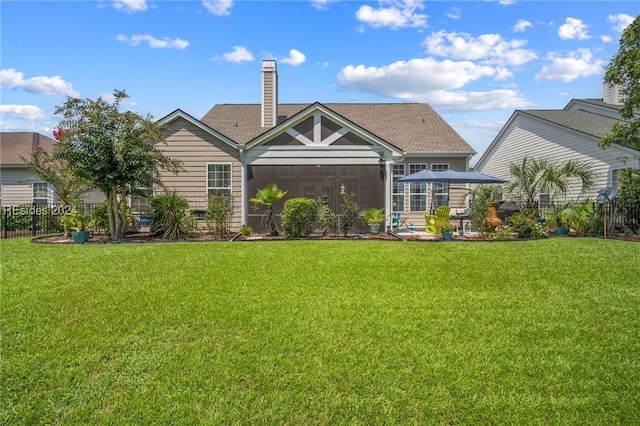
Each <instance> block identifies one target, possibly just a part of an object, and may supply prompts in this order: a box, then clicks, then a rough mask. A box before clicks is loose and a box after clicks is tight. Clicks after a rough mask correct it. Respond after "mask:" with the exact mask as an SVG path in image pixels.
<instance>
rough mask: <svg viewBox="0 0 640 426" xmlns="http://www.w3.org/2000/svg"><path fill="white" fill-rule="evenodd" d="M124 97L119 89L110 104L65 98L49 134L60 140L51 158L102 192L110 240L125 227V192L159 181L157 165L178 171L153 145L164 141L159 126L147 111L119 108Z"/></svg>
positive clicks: (136, 191)
mask: <svg viewBox="0 0 640 426" xmlns="http://www.w3.org/2000/svg"><path fill="white" fill-rule="evenodd" d="M127 97H128V95H127V94H126V93H125V92H124V90H116V91H114V100H113V102H111V103H110V102H107V101H106V100H104V99H102V98H101V97H100V98H98V99H96V100H92V99H86V98H85V99H80V98H72V97H68V98H67V101H66V102H65V103H64V104H63V105H62V106H56V111H55V114H57V115H60V116H62V117H63V118H62V120H61V121H60V124H59V128H58V129H57V130H56V134H54V135H55V136H56V138H57V139H59V141H60V143H59V149H58V150H57V151H56V153H55V158H58V159H60V160H63V161H66V162H67V163H68V164H69V167H70V169H71V172H72V173H73V175H74V176H76V177H77V178H79V179H82V180H84V181H86V182H88V183H89V184H90V185H91V186H93V187H95V188H97V189H99V190H100V191H102V192H103V193H104V196H105V198H106V201H107V212H108V215H109V230H110V234H111V238H112V239H113V240H115V241H117V240H120V239H121V238H122V237H123V236H124V232H125V230H126V223H127V211H128V197H129V195H132V194H133V195H135V194H139V193H140V189H141V188H152V187H154V186H155V185H158V184H161V182H160V181H159V180H158V176H159V173H158V172H159V171H160V169H165V170H169V171H172V172H174V173H177V172H178V171H179V170H181V165H180V162H179V161H177V160H174V159H171V158H169V157H166V156H165V155H164V154H163V153H162V152H161V151H160V150H159V149H158V148H157V147H156V146H155V144H156V143H158V142H164V135H163V128H162V127H161V126H160V125H159V124H158V123H156V122H155V121H153V119H152V117H151V116H150V115H147V116H146V117H145V116H141V115H139V114H137V113H134V112H131V111H125V112H121V111H120V110H119V109H120V105H121V103H122V101H123V100H124V99H126V98H127Z"/></svg>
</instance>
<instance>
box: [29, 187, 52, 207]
mask: <svg viewBox="0 0 640 426" xmlns="http://www.w3.org/2000/svg"><path fill="white" fill-rule="evenodd" d="M49 201H50V194H49V184H48V183H46V182H35V183H34V184H33V204H49Z"/></svg>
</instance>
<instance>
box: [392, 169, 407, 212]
mask: <svg viewBox="0 0 640 426" xmlns="http://www.w3.org/2000/svg"><path fill="white" fill-rule="evenodd" d="M403 176H404V164H394V165H393V194H392V197H393V211H394V212H403V211H404V182H398V179H400V178H401V177H403Z"/></svg>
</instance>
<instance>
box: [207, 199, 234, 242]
mask: <svg viewBox="0 0 640 426" xmlns="http://www.w3.org/2000/svg"><path fill="white" fill-rule="evenodd" d="M233 211H234V205H233V196H231V195H227V194H224V193H214V194H210V195H209V200H208V201H207V212H206V213H205V216H204V218H205V220H206V222H207V228H208V229H209V230H210V231H212V232H213V234H214V235H215V236H216V237H222V236H225V235H227V234H228V231H229V224H230V223H231V219H232V218H233Z"/></svg>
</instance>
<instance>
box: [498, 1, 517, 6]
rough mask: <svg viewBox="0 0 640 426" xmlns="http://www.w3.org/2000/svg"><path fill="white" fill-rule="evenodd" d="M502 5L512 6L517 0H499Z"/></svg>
mask: <svg viewBox="0 0 640 426" xmlns="http://www.w3.org/2000/svg"><path fill="white" fill-rule="evenodd" d="M498 3H500V4H501V5H502V6H511V5H512V4H516V2H515V0H498Z"/></svg>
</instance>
